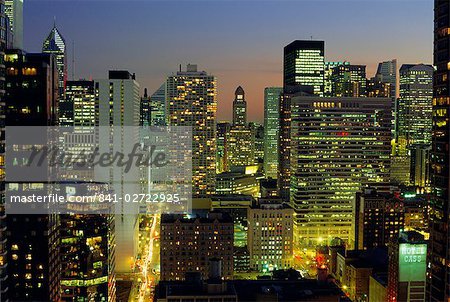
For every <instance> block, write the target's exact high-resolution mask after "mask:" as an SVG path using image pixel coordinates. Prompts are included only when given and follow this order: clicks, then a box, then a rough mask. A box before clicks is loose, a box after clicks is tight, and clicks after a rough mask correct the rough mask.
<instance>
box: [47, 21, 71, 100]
mask: <svg viewBox="0 0 450 302" xmlns="http://www.w3.org/2000/svg"><path fill="white" fill-rule="evenodd" d="M66 51H67V50H66V41H65V40H64V38H63V36H62V35H61V33H60V32H59V30H58V29H57V28H56V23H55V24H53V28H52V30H51V31H50V33H49V34H48V36H47V38H46V39H45V40H44V43H43V45H42V52H43V53H51V54H54V55H55V58H56V66H57V68H58V80H59V83H58V86H59V99H60V101H61V102H64V91H65V89H66V81H67V52H66Z"/></svg>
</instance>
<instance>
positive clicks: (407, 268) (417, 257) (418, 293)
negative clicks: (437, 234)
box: [387, 231, 427, 302]
mask: <svg viewBox="0 0 450 302" xmlns="http://www.w3.org/2000/svg"><path fill="white" fill-rule="evenodd" d="M426 271H427V242H426V241H425V240H424V238H423V235H421V234H419V233H417V232H414V231H409V232H402V233H400V235H399V238H398V239H396V240H393V241H392V243H391V244H390V246H389V275H388V288H387V301H400V302H407V301H417V302H419V301H427V300H426V298H425V296H426V294H425V284H426Z"/></svg>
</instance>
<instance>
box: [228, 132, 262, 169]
mask: <svg viewBox="0 0 450 302" xmlns="http://www.w3.org/2000/svg"><path fill="white" fill-rule="evenodd" d="M226 148H227V166H228V168H229V169H231V168H233V167H239V166H251V165H254V164H255V133H254V132H253V131H252V130H251V129H249V128H248V127H243V126H233V127H231V130H230V131H228V133H227V138H226Z"/></svg>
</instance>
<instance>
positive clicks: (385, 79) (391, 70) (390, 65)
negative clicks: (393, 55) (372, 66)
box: [374, 59, 398, 100]
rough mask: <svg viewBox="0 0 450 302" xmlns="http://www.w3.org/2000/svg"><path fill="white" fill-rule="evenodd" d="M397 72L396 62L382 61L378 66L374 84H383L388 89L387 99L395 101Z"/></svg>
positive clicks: (396, 95)
mask: <svg viewBox="0 0 450 302" xmlns="http://www.w3.org/2000/svg"><path fill="white" fill-rule="evenodd" d="M397 81H398V71H397V60H396V59H394V60H391V61H384V62H381V63H379V64H378V68H377V72H376V74H375V80H374V82H379V83H384V84H386V85H387V86H388V87H389V97H390V98H392V99H393V100H395V99H396V98H397V97H398V83H397Z"/></svg>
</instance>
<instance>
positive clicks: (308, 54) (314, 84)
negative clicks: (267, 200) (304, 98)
mask: <svg viewBox="0 0 450 302" xmlns="http://www.w3.org/2000/svg"><path fill="white" fill-rule="evenodd" d="M324 56H325V42H324V41H301V40H296V41H294V42H292V43H291V44H289V45H287V46H285V47H284V57H283V94H282V96H281V97H280V120H279V121H280V126H279V128H278V129H279V130H280V133H279V144H278V165H279V166H278V188H279V191H280V196H281V197H282V198H283V199H284V200H285V201H288V200H289V194H290V189H289V188H290V179H291V169H290V152H291V146H290V143H291V141H290V140H291V134H290V133H291V98H292V96H293V95H295V94H306V95H310V94H315V95H317V96H323V95H324V68H325V67H324V66H325V63H324V62H325V60H324Z"/></svg>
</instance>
